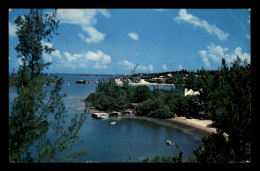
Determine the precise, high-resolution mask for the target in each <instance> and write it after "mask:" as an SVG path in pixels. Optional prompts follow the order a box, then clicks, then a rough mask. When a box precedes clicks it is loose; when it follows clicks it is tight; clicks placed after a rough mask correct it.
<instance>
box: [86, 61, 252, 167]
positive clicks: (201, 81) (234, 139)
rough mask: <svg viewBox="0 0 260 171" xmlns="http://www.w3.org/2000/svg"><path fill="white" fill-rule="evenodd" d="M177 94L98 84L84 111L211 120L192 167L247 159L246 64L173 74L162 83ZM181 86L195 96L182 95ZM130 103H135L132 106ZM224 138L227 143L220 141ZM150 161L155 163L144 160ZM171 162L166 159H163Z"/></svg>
mask: <svg viewBox="0 0 260 171" xmlns="http://www.w3.org/2000/svg"><path fill="white" fill-rule="evenodd" d="M166 82H168V83H174V84H175V87H176V89H170V90H164V89H158V87H157V88H156V87H154V88H153V90H150V89H149V88H148V87H147V86H145V85H142V86H130V85H128V84H127V83H124V85H123V86H118V85H116V84H115V82H114V81H113V80H109V81H108V82H104V81H103V82H102V81H101V82H100V84H99V85H98V88H97V90H96V92H95V93H91V94H90V95H89V96H88V97H87V98H86V106H88V105H93V106H94V107H96V108H97V109H100V110H104V111H106V110H120V109H124V108H129V107H130V108H131V107H132V108H135V109H136V111H137V115H144V116H149V117H156V118H172V117H174V116H175V114H177V115H178V116H186V117H193V118H206V119H211V120H212V121H213V124H214V126H215V127H216V128H217V133H212V134H211V135H209V136H207V137H203V138H202V143H203V146H200V147H198V148H196V149H194V151H193V152H194V154H195V156H196V157H195V159H192V161H197V162H241V161H248V160H249V161H250V160H251V65H250V64H248V63H247V62H246V61H241V59H240V58H239V57H237V58H236V60H234V62H233V63H232V66H231V67H228V66H227V64H226V62H225V59H222V64H221V67H220V68H219V69H218V70H215V71H207V70H204V69H202V70H199V71H197V73H195V72H193V71H190V72H187V73H185V76H184V74H182V73H178V74H176V75H175V76H174V77H171V78H168V79H167V80H166ZM184 87H185V88H187V89H188V90H190V89H192V90H194V91H199V93H200V94H199V95H197V96H186V97H185V96H184ZM132 103H135V105H134V106H133V105H132ZM224 133H226V134H228V141H227V140H226V138H225V137H224ZM147 161H154V160H147ZM167 161H170V160H167Z"/></svg>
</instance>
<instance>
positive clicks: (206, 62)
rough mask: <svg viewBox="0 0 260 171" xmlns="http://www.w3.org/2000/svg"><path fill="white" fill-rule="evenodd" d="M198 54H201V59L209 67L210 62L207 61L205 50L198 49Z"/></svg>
mask: <svg viewBox="0 0 260 171" xmlns="http://www.w3.org/2000/svg"><path fill="white" fill-rule="evenodd" d="M199 54H200V55H201V58H202V61H203V62H204V64H205V65H206V67H207V68H209V67H210V63H209V61H208V57H207V51H205V50H201V51H199Z"/></svg>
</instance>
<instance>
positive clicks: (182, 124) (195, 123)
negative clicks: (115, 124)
mask: <svg viewBox="0 0 260 171" xmlns="http://www.w3.org/2000/svg"><path fill="white" fill-rule="evenodd" d="M88 112H89V113H94V112H105V111H99V110H97V109H95V108H91V109H88ZM126 116H127V117H129V116H128V115H126ZM119 117H122V116H119ZM123 117H124V116H123ZM130 117H132V118H134V119H145V120H148V121H151V122H155V123H158V124H164V125H167V126H171V127H174V128H176V129H179V130H181V131H183V132H185V133H188V134H191V135H196V134H200V135H203V136H207V135H209V134H211V133H216V132H217V128H215V127H213V126H212V124H213V121H212V120H199V119H189V118H186V117H181V116H177V117H174V118H168V119H160V118H152V117H148V116H137V115H134V116H130Z"/></svg>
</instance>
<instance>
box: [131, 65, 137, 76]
mask: <svg viewBox="0 0 260 171" xmlns="http://www.w3.org/2000/svg"><path fill="white" fill-rule="evenodd" d="M137 66H138V64H136V66H135V68H134V69H133V70H131V73H132V74H133V73H134V72H135V70H136V68H137Z"/></svg>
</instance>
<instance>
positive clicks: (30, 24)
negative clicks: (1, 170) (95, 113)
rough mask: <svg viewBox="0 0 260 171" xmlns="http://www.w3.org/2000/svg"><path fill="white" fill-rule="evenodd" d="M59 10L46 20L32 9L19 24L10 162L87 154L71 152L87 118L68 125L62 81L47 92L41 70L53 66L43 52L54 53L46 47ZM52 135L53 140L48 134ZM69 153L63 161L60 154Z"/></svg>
mask: <svg viewBox="0 0 260 171" xmlns="http://www.w3.org/2000/svg"><path fill="white" fill-rule="evenodd" d="M55 16H56V10H54V12H52V13H46V14H45V16H43V10H42V9H31V10H30V13H29V14H26V15H24V16H23V17H21V16H19V17H18V18H17V19H16V20H15V23H16V26H17V32H16V34H17V36H18V40H19V43H18V45H17V47H16V50H17V52H18V57H19V58H20V59H21V61H22V63H23V64H22V65H21V66H20V68H19V70H18V73H17V80H18V82H17V94H18V96H17V97H16V98H15V99H14V101H13V103H12V111H11V115H10V118H9V160H10V161H27V162H28V161H29V162H32V161H44V162H49V161H60V160H70V159H72V158H75V157H79V156H82V155H86V154H87V151H80V152H76V151H74V152H71V149H72V147H73V145H75V144H76V143H79V142H80V134H79V131H80V128H81V127H82V125H83V123H84V121H85V119H86V114H85V113H82V114H80V115H78V114H77V115H75V116H74V117H72V119H71V120H70V123H67V120H66V117H67V116H68V115H66V110H65V106H64V103H63V98H64V97H66V94H63V95H61V94H60V93H59V92H60V90H61V88H62V85H63V80H62V78H60V79H56V80H55V87H54V88H53V89H52V90H51V91H50V92H49V93H48V92H47V91H44V89H43V85H44V84H45V80H46V75H45V74H42V73H41V72H42V70H43V69H44V68H45V67H47V66H48V65H50V63H44V60H43V58H42V54H43V52H47V53H51V52H52V51H53V50H54V49H52V48H49V47H47V46H45V45H43V41H44V40H45V39H47V41H50V38H52V36H51V34H52V33H53V32H54V31H55V30H56V29H57V28H58V23H59V21H57V20H56V19H55ZM48 132H52V133H53V137H55V138H52V137H48V136H47V133H48ZM65 150H67V151H69V153H68V154H67V155H65V156H63V157H58V154H60V153H62V152H65Z"/></svg>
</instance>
